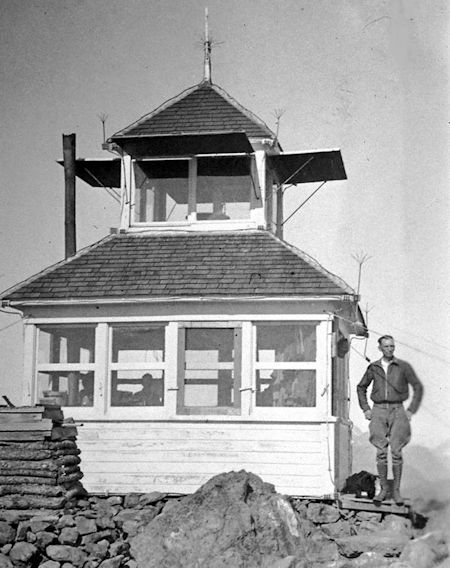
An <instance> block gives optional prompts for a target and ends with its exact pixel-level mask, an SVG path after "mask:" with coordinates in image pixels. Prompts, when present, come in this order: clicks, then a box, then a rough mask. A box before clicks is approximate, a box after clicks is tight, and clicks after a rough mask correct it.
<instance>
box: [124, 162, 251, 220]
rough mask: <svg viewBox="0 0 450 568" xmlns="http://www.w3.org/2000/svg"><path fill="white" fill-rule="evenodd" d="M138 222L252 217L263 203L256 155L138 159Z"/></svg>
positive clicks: (136, 166)
mask: <svg viewBox="0 0 450 568" xmlns="http://www.w3.org/2000/svg"><path fill="white" fill-rule="evenodd" d="M134 174H135V196H134V202H133V204H132V205H133V208H132V210H133V218H134V222H135V223H152V222H172V221H173V222H180V221H186V220H188V218H189V219H190V220H192V219H197V221H217V220H219V221H220V220H228V219H232V220H238V219H249V218H250V209H251V208H252V207H255V206H260V202H259V199H260V189H259V183H258V176H257V173H256V167H255V163H254V159H253V157H251V156H214V157H211V156H209V157H198V158H197V157H194V158H190V159H170V160H168V159H161V160H159V159H158V160H137V161H135V162H134Z"/></svg>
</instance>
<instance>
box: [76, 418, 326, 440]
mask: <svg viewBox="0 0 450 568" xmlns="http://www.w3.org/2000/svg"><path fill="white" fill-rule="evenodd" d="M79 434H80V440H81V439H83V440H89V439H90V440H102V441H106V440H119V439H121V440H136V439H138V438H139V439H150V440H151V439H155V440H156V439H160V440H167V439H192V440H201V439H204V440H227V439H228V440H232V439H235V438H236V437H239V439H241V440H247V441H249V442H253V441H254V440H258V439H259V440H264V441H267V442H273V441H280V442H284V441H287V440H289V441H295V442H297V443H298V442H320V441H321V432H320V430H319V429H317V430H316V431H314V432H310V431H302V430H294V431H292V430H276V429H273V430H259V427H258V428H257V427H255V426H254V427H253V428H228V425H223V424H220V425H217V426H215V427H213V428H212V427H211V426H209V427H208V428H207V429H198V428H191V426H190V425H187V424H184V425H183V428H178V427H172V425H170V426H165V428H163V429H162V428H155V427H154V426H153V424H144V425H141V424H139V423H135V424H133V425H125V426H123V427H120V428H114V427H113V425H112V424H108V423H106V424H105V425H100V426H99V428H98V429H95V430H94V429H91V428H89V427H87V425H86V423H85V424H84V427H83V428H82V429H81V430H80V432H79Z"/></svg>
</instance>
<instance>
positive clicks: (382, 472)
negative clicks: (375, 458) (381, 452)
mask: <svg viewBox="0 0 450 568" xmlns="http://www.w3.org/2000/svg"><path fill="white" fill-rule="evenodd" d="M377 470H378V475H379V476H380V485H381V489H380V492H379V493H377V494H376V495H375V497H374V498H373V501H374V503H375V504H376V505H377V504H378V505H379V504H380V503H382V502H383V501H384V500H385V499H386V497H387V493H388V480H387V474H388V466H387V463H382V462H377Z"/></svg>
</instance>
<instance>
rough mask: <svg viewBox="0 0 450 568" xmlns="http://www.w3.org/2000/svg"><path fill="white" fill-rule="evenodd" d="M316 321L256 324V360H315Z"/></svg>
mask: <svg viewBox="0 0 450 568" xmlns="http://www.w3.org/2000/svg"><path fill="white" fill-rule="evenodd" d="M316 326H317V324H316V323H312V322H307V323H306V322H305V323H288V324H284V323H270V324H266V323H264V324H257V325H256V330H257V332H256V333H257V361H261V362H263V361H264V362H281V361H290V362H292V361H315V360H316Z"/></svg>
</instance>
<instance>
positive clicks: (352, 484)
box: [342, 470, 378, 499]
mask: <svg viewBox="0 0 450 568" xmlns="http://www.w3.org/2000/svg"><path fill="white" fill-rule="evenodd" d="M377 477H378V476H377V475H375V474H374V473H369V472H368V471H364V470H362V471H360V472H359V473H354V474H353V475H351V476H350V477H348V478H347V480H346V482H345V486H344V489H343V490H342V493H354V494H355V497H361V493H362V492H365V493H367V497H368V498H369V499H373V497H374V495H375V481H376V479H377Z"/></svg>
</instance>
